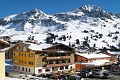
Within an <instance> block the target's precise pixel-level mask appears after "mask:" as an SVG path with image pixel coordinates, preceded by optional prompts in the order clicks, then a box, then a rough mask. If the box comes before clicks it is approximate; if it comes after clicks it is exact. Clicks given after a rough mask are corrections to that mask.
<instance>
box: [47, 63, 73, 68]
mask: <svg viewBox="0 0 120 80" xmlns="http://www.w3.org/2000/svg"><path fill="white" fill-rule="evenodd" d="M66 65H71V63H61V64H46V67H58V66H66Z"/></svg>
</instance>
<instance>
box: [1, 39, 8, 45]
mask: <svg viewBox="0 0 120 80" xmlns="http://www.w3.org/2000/svg"><path fill="white" fill-rule="evenodd" d="M0 41H2V42H3V43H5V44H7V45H9V43H8V42H7V41H4V40H2V39H0Z"/></svg>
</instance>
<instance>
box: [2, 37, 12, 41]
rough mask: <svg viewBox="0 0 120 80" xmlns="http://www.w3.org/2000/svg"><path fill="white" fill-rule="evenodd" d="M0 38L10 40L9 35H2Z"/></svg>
mask: <svg viewBox="0 0 120 80" xmlns="http://www.w3.org/2000/svg"><path fill="white" fill-rule="evenodd" d="M2 39H3V40H4V41H10V39H11V38H10V36H3V37H2Z"/></svg>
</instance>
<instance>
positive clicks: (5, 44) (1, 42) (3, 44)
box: [0, 39, 11, 59]
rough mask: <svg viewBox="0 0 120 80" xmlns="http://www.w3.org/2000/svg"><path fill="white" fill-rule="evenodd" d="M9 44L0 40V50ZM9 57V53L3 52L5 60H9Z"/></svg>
mask: <svg viewBox="0 0 120 80" xmlns="http://www.w3.org/2000/svg"><path fill="white" fill-rule="evenodd" d="M9 46H10V45H9V43H8V42H7V41H3V40H2V39H1V40H0V50H1V49H4V48H7V47H9ZM10 56H11V54H10V53H8V52H5V59H9V58H10Z"/></svg>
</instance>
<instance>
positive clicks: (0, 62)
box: [0, 51, 5, 79]
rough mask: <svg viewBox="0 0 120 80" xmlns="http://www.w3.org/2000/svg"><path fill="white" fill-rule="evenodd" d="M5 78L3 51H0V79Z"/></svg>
mask: <svg viewBox="0 0 120 80" xmlns="http://www.w3.org/2000/svg"><path fill="white" fill-rule="evenodd" d="M4 78H5V53H4V51H0V79H4Z"/></svg>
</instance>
